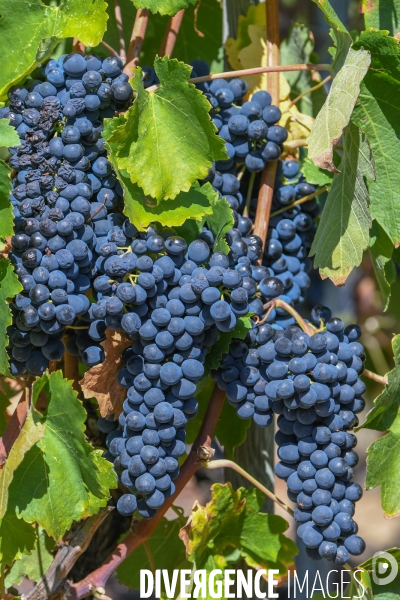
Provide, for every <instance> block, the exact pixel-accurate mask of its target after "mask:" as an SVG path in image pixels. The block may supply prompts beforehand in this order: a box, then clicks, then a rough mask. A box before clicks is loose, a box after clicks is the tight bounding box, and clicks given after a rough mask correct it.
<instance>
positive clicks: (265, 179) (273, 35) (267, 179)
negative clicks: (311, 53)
mask: <svg viewBox="0 0 400 600" xmlns="http://www.w3.org/2000/svg"><path fill="white" fill-rule="evenodd" d="M265 6H266V12H267V14H266V19H267V39H266V46H267V67H259V69H263V70H258V72H259V73H267V87H268V91H269V93H270V94H271V96H272V104H275V105H276V106H279V72H280V71H282V70H283V69H285V68H286V67H285V66H284V67H282V66H280V65H279V63H280V54H279V5H278V0H267V2H266V3H265ZM291 66H292V67H294V66H301V65H291ZM303 66H304V65H303ZM250 70H253V69H247V70H246V71H250ZM293 70H294V69H293ZM245 74H248V73H246V72H243V73H242V75H241V76H242V77H243V76H244V75H245ZM231 76H233V77H237V75H236V74H235V73H232V75H231ZM277 165H278V163H277V161H274V162H269V163H267V165H266V167H265V169H264V170H263V172H262V174H261V185H260V190H259V193H258V200H257V211H256V217H255V220H254V234H255V235H258V236H259V237H260V238H261V241H262V245H263V248H264V244H265V240H266V238H267V233H268V225H269V218H270V214H271V207H272V198H273V195H274V183H275V176H276V169H277Z"/></svg>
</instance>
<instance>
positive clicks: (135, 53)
mask: <svg viewBox="0 0 400 600" xmlns="http://www.w3.org/2000/svg"><path fill="white" fill-rule="evenodd" d="M149 14H150V11H149V10H148V9H147V8H138V10H137V13H136V17H135V22H134V24H133V29H132V35H131V41H130V44H129V48H128V52H127V55H126V65H125V68H124V73H126V74H127V75H129V76H130V77H132V70H133V69H134V68H135V67H137V65H138V63H139V57H140V52H141V50H142V46H143V41H144V36H145V33H146V29H147V24H148V22H149Z"/></svg>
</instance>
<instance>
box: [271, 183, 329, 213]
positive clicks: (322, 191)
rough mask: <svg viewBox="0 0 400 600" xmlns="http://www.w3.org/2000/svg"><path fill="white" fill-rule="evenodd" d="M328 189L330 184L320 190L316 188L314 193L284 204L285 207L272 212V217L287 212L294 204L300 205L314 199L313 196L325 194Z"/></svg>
mask: <svg viewBox="0 0 400 600" xmlns="http://www.w3.org/2000/svg"><path fill="white" fill-rule="evenodd" d="M327 190H328V186H327V185H324V186H323V187H322V188H319V189H318V190H316V191H315V192H313V193H312V194H308V196H304V197H303V198H300V199H299V200H295V201H294V202H292V203H291V204H288V205H287V206H284V207H283V208H279V209H278V210H274V212H273V213H271V217H276V215H280V214H281V213H283V212H286V211H287V210H290V209H291V208H293V207H294V206H298V205H299V204H304V203H305V202H308V201H309V200H312V199H313V198H316V197H317V196H320V195H321V194H323V193H324V192H326V191H327Z"/></svg>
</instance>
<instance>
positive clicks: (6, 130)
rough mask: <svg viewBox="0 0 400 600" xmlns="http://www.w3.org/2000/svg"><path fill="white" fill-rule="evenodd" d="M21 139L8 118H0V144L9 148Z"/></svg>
mask: <svg viewBox="0 0 400 600" xmlns="http://www.w3.org/2000/svg"><path fill="white" fill-rule="evenodd" d="M0 25H1V21H0ZM20 143H21V140H20V139H19V135H18V133H17V130H16V129H15V128H14V127H12V126H11V125H10V122H9V120H8V119H0V146H5V147H6V148H9V147H10V146H19V145H20Z"/></svg>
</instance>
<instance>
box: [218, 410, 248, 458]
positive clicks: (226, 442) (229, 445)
mask: <svg viewBox="0 0 400 600" xmlns="http://www.w3.org/2000/svg"><path fill="white" fill-rule="evenodd" d="M232 424H234V426H233V427H232ZM250 425H251V419H239V417H238V416H237V414H236V408H234V407H233V406H231V405H230V404H228V402H225V403H224V405H223V407H222V411H221V415H220V418H219V419H218V423H217V426H216V428H215V437H217V438H218V441H219V443H220V444H221V446H223V447H224V452H225V457H226V458H229V459H231V460H233V458H234V455H233V451H234V449H235V448H236V447H237V446H241V445H242V444H243V442H244V441H245V439H246V436H247V430H248V429H249V427H250Z"/></svg>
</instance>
